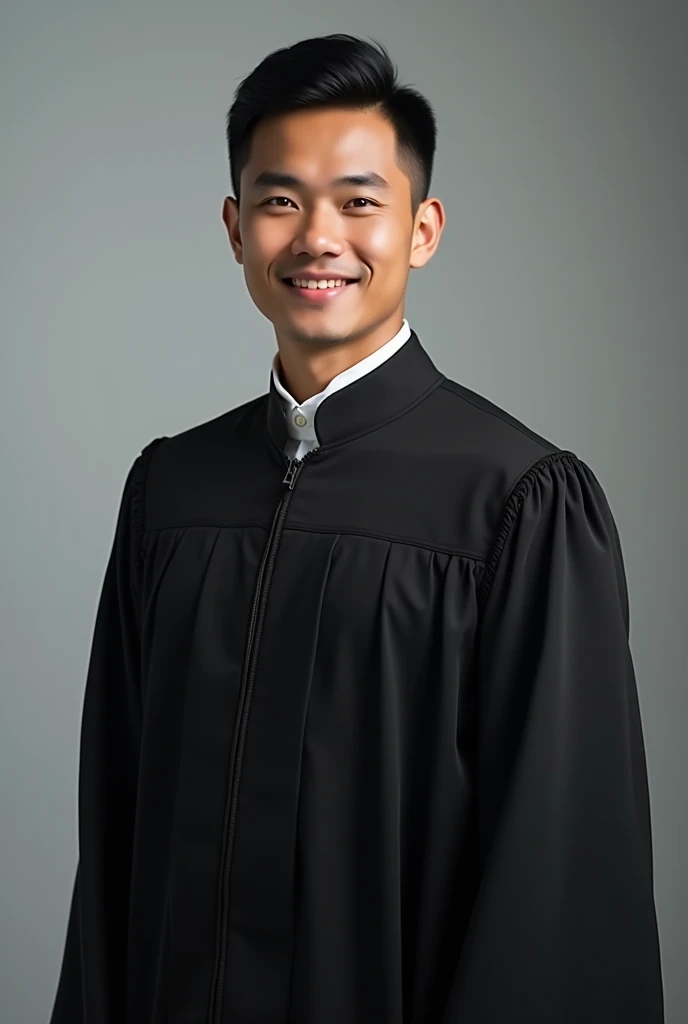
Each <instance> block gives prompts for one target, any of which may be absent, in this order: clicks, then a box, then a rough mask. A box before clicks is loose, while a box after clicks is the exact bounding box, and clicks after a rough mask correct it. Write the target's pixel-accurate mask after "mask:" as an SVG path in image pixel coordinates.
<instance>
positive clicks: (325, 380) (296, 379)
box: [277, 312, 404, 403]
mask: <svg viewBox="0 0 688 1024" xmlns="http://www.w3.org/2000/svg"><path fill="white" fill-rule="evenodd" d="M403 319H404V316H403V312H402V313H401V314H400V315H398V316H397V317H395V319H394V320H389V321H386V322H385V323H384V324H381V325H380V327H378V328H376V329H375V330H374V331H373V332H370V333H368V334H366V335H365V337H359V338H351V339H347V340H346V341H342V342H340V343H334V344H331V345H327V346H326V347H318V346H317V345H313V344H312V343H311V344H309V342H308V341H307V340H306V341H305V343H304V341H303V340H302V339H300V338H295V337H294V336H293V335H292V336H288V335H283V336H280V335H277V347H278V351H279V360H278V364H279V377H280V381H281V382H282V384H283V386H284V387H285V388H286V389H287V391H288V392H289V394H290V395H292V396H293V398H294V400H295V401H296V402H298V403H301V402H305V401H306V399H308V398H312V397H313V395H318V394H320V392H321V391H324V390H325V388H326V387H327V385H328V384H329V383H330V381H332V380H333V379H334V378H335V377H337V376H338V375H339V374H340V373H343V372H344V371H345V370H348V369H349V368H350V367H352V366H355V365H356V363H360V361H361V360H362V359H365V358H366V356H369V355H371V354H372V353H373V352H377V350H378V349H379V348H382V346H383V345H386V344H387V342H388V341H391V340H392V338H393V337H394V336H395V335H396V334H397V333H398V332H399V331H400V330H401V327H402V324H403Z"/></svg>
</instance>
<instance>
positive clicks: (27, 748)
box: [0, 0, 688, 1024]
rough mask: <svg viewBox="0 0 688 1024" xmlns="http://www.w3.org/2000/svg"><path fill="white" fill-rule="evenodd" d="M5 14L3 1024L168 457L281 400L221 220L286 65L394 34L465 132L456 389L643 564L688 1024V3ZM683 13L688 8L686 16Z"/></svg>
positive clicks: (646, 705)
mask: <svg viewBox="0 0 688 1024" xmlns="http://www.w3.org/2000/svg"><path fill="white" fill-rule="evenodd" d="M327 8H328V13H325V12H324V8H323V4H322V3H316V2H312V3H307V2H305V0H291V2H290V3H288V4H283V5H279V6H277V5H273V4H272V3H267V2H264V0H254V2H252V3H250V4H248V5H245V4H243V3H242V4H230V3H219V2H217V3H213V2H202V0H200V2H197V3H196V4H193V5H192V4H189V3H181V2H168V3H164V4H163V3H133V2H122V0H120V2H118V3H117V4H111V5H109V6H107V7H106V6H105V5H102V4H98V3H93V2H90V3H85V2H83V3H80V2H77V0H61V2H55V0H51V2H50V3H48V2H47V0H42V2H32V0H22V2H19V0H17V2H9V3H8V2H5V3H4V4H3V6H2V12H1V15H0V19H1V25H0V28H1V31H0V38H1V39H2V43H1V47H2V52H1V53H0V57H1V60H0V74H1V76H2V77H1V81H0V103H1V104H2V110H1V116H2V123H1V125H0V127H1V133H0V183H1V188H0V224H1V225H2V231H1V233H0V238H1V244H0V248H1V252H2V267H1V274H0V311H1V312H0V316H1V321H0V325H1V328H2V330H1V334H0V337H1V339H2V342H1V349H0V352H1V359H2V364H1V367H0V378H1V383H0V409H1V415H2V423H1V428H2V434H1V436H2V445H1V452H0V455H1V459H2V462H1V464H0V474H1V475H0V480H1V486H2V526H3V529H2V531H1V532H0V544H1V559H2V561H1V564H0V601H1V602H2V606H1V609H0V610H1V614H0V630H1V631H2V633H1V636H0V640H1V645H2V646H1V659H2V660H1V671H2V675H1V683H2V691H1V692H2V714H1V719H0V801H1V803H0V873H1V874H0V965H1V968H0V969H1V974H0V985H1V1003H0V1020H1V1021H2V1024H5V1022H7V1024H36V1022H40V1021H46V1020H47V1018H48V1015H49V1012H50V1008H51V1006H52V1000H53V997H54V993H55V988H56V984H57V974H58V970H59V964H60V960H61V956H62V946H63V942H64V933H65V928H66V921H67V911H68V906H69V897H70V894H71V885H72V881H73V873H74V869H75V865H76V856H77V846H76V780H77V764H78V738H79V725H80V715H81V705H82V699H83V688H84V682H85V671H86V663H87V658H88V653H89V648H90V640H91V631H92V629H93V624H94V619H95V608H96V603H97V600H98V595H99V591H100V586H101V583H102V578H103V574H104V570H105V564H106V561H107V557H108V553H109V547H110V544H111V542H112V537H113V533H114V523H115V515H116V511H117V504H118V501H119V496H120V492H121V488H122V485H123V482H124V477H125V474H126V471H127V469H128V467H129V465H130V463H131V461H132V460H133V458H134V457H135V455H136V454H137V453H138V452H139V450H140V449H141V447H142V446H143V445H144V444H146V443H147V442H148V441H149V440H150V439H152V438H153V437H156V436H158V435H160V434H170V433H174V432H176V431H179V430H183V429H185V428H186V427H189V426H191V425H193V424H195V423H199V422H201V421H203V420H205V419H209V418H210V417H212V416H215V415H217V414H219V413H220V412H222V411H224V410H225V409H228V408H230V407H232V406H234V405H238V404H240V403H242V402H244V401H247V400H248V399H250V398H252V397H254V396H256V395H258V394H261V393H262V392H264V391H266V390H267V386H268V380H269V372H270V361H271V359H272V356H273V354H274V352H275V340H274V333H273V330H272V326H271V324H270V323H269V322H268V321H267V320H265V319H264V318H263V317H262V315H261V314H259V313H258V312H257V310H256V309H255V308H254V307H253V305H252V303H251V300H250V297H249V295H248V293H247V291H246V289H245V286H244V282H243V276H242V270H241V268H240V267H239V266H238V265H237V264H236V263H235V262H234V260H233V258H232V256H231V251H230V248H229V244H228V242H227V239H226V234H225V230H224V227H223V225H222V222H221V220H220V210H221V206H222V200H223V197H224V196H225V195H226V194H228V193H231V185H230V183H229V173H228V167H227V160H226V155H225V148H224V146H225V143H224V118H225V113H226V110H227V108H228V107H229V105H230V103H231V99H232V94H233V91H234V88H235V87H236V86H237V85H238V83H239V81H240V79H241V78H243V77H244V76H245V75H246V74H247V73H248V72H249V71H250V70H251V69H252V68H253V67H254V66H255V64H256V63H258V61H259V60H261V59H262V58H263V56H265V55H266V54H267V53H268V52H269V51H271V50H273V49H275V48H277V47H279V46H284V45H288V44H290V43H292V42H295V41H297V40H298V39H300V38H303V37H305V36H310V35H321V34H325V33H328V32H336V31H345V32H353V33H355V34H358V35H363V36H368V37H369V36H374V37H377V38H379V39H380V40H381V41H382V42H383V43H384V44H385V45H386V46H387V47H388V48H389V50H390V52H391V55H392V58H393V59H394V60H395V61H396V63H397V64H398V65H399V69H400V73H401V77H402V79H403V80H404V81H405V82H406V83H408V84H413V85H415V86H416V87H417V88H419V89H420V90H421V91H423V92H425V93H426V94H427V96H428V97H429V99H430V100H431V102H432V103H433V104H434V106H435V109H436V112H437V116H438V121H439V146H438V153H437V165H436V174H435V178H434V182H433V189H432V192H433V194H435V195H438V196H440V197H441V199H442V201H443V202H444V204H445V207H446V211H447V218H448V220H447V226H446V229H445V232H444V235H443V238H442V241H441V244H440V248H439V250H438V252H437V254H436V255H435V257H434V258H433V260H432V261H431V262H430V264H429V265H428V266H427V267H426V268H425V269H424V270H422V271H415V272H414V273H413V274H412V275H411V279H410V286H409V293H408V304H407V316H408V319H409V321H410V323H411V325H412V326H413V327H414V328H415V329H416V331H417V332H418V334H419V336H420V338H421V341H422V342H423V344H424V345H425V346H426V347H427V349H428V351H429V352H430V354H431V356H432V357H433V359H434V360H435V362H436V363H437V365H438V366H439V368H440V369H442V370H443V371H444V372H445V373H446V374H447V375H448V376H450V377H453V378H454V379H456V380H459V381H460V382H461V383H463V384H465V385H466V386H468V387H470V388H472V389H474V390H476V391H479V392H481V393H482V394H484V395H485V396H486V397H488V398H490V399H491V400H492V401H494V402H496V403H498V404H499V405H501V406H502V407H503V408H506V409H507V410H508V411H510V412H511V413H513V414H514V415H516V416H518V417H519V418H520V419H522V420H524V421H525V422H526V423H527V424H529V425H530V426H531V427H532V428H533V429H535V430H536V431H537V432H539V433H541V434H544V435H545V436H547V437H549V438H550V439H551V440H552V441H554V443H555V444H557V445H559V446H560V447H562V448H569V449H573V450H574V451H575V452H577V454H578V455H579V456H580V457H581V458H583V459H584V460H585V461H587V462H588V463H589V464H590V465H591V466H592V468H593V469H594V470H595V472H596V473H597V475H598V476H599V478H600V480H601V482H602V485H603V487H604V488H605V491H606V494H607V496H608V499H609V502H610V504H611V506H612V510H613V512H614V515H615V518H616V521H617V525H618V527H619V532H620V535H621V541H622V547H623V550H624V556H625V562H626V570H627V574H628V581H629V588H630V600H631V647H632V652H633V656H634V661H635V666H636V674H637V679H638V689H639V695H640V703H641V711H642V715H643V724H644V732H645V739H646V748H647V760H648V768H649V777H650V789H651V805H652V815H653V827H654V849H655V892H656V900H657V908H658V917H659V926H660V938H661V946H662V957H663V967H664V979H665V992H666V1006H667V1021H669V1022H670V1024H680V1022H681V1021H685V1020H687V1019H688V989H687V987H686V971H685V967H686V949H687V939H688V914H687V902H688V900H687V889H688V882H687V880H686V871H685V864H686V857H687V847H688V843H687V841H686V834H687V827H688V808H687V805H686V798H685V785H686V768H685V754H684V750H683V745H684V736H685V725H686V721H687V720H688V697H687V694H686V685H685V683H686V673H685V668H684V666H685V637H686V576H687V573H688V565H687V564H686V545H685V515H686V508H687V505H688V503H687V500H686V484H685V479H684V474H685V470H686V458H685V440H684V438H685V435H686V415H685V412H684V404H683V403H684V401H685V395H686V384H687V381H686V341H685V323H686V313H687V312H688V310H687V308H686V307H687V305H688V302H687V299H686V293H687V282H688V275H687V273H686V270H687V258H686V257H687V250H688V244H687V239H688V224H687V223H686V219H687V218H686V199H685V188H686V183H687V182H688V160H687V155H688V146H687V144H686V143H687V140H686V107H685V96H686V93H687V91H688V82H687V81H686V79H687V72H686V58H685V54H686V15H685V4H679V3H676V4H670V3H667V2H660V3H657V2H654V3H650V2H647V3H637V2H632V3H622V2H617V3H610V2H606V3H605V2H601V3H600V2H594V3H593V2H588V0H585V2H584V0H569V2H558V3H552V0H542V2H519V0H509V2H506V0H504V2H501V3H492V2H489V0H471V2H461V3H457V2H451V0H443V2H438V0H435V2H432V0H429V2H426V3H422V4H413V5H412V4H409V3H408V2H403V3H402V2H400V0H376V3H375V5H371V4H369V3H367V2H363V0H353V2H349V3H348V4H347V5H346V6H342V5H339V4H334V3H329V4H328V5H327ZM682 8H683V9H682Z"/></svg>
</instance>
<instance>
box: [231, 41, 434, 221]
mask: <svg viewBox="0 0 688 1024" xmlns="http://www.w3.org/2000/svg"><path fill="white" fill-rule="evenodd" d="M307 107H308V108H316V107H338V108H340V109H343V108H351V109H359V110H361V109H372V110H375V111H377V112H378V113H380V114H381V115H382V116H383V117H385V118H386V119H387V120H388V121H389V122H390V124H391V125H392V126H393V128H394V130H395V133H396V137H397V162H398V164H399V166H400V167H401V169H402V170H403V171H404V173H405V174H406V175H407V176H408V178H409V180H410V182H411V206H412V211H413V215H414V216H415V214H416V212H417V210H418V206H419V204H420V203H422V202H423V201H424V200H425V199H427V197H428V193H429V189H430V180H431V177H432V167H433V161H434V158H435V147H436V141H437V124H436V120H435V115H434V113H433V110H432V107H431V105H430V103H429V102H428V101H427V100H426V99H425V97H424V96H422V95H421V94H420V93H419V92H417V91H416V90H415V89H412V88H410V87H409V86H401V85H399V84H398V81H397V69H396V67H395V65H394V64H393V63H392V60H391V58H390V56H389V54H388V52H387V50H386V49H385V47H384V46H383V45H382V44H381V43H379V42H377V41H376V40H375V41H374V42H373V43H369V42H366V41H365V40H363V39H359V38H357V37H356V36H352V35H347V34H345V33H336V34H333V35H328V36H319V37H314V38H312V39H303V40H301V41H300V42H298V43H294V44H293V45H292V46H288V47H284V48H282V49H279V50H275V51H274V52H273V53H270V54H268V56H267V57H265V58H264V59H263V60H262V61H261V62H260V64H258V65H257V67H255V68H254V70H253V71H252V72H251V73H250V74H249V75H248V76H247V77H246V78H245V79H244V80H243V81H242V82H241V84H240V85H239V86H238V87H237V89H236V92H235V94H234V102H233V103H232V106H231V107H230V109H229V112H228V114H227V147H228V150H229V165H230V174H231V178H232V188H233V189H234V195H235V198H236V200H237V202H239V201H240V178H241V172H242V170H243V169H244V167H245V166H246V164H247V162H248V159H249V154H250V147H251V138H252V136H253V132H254V130H255V128H256V125H257V124H258V122H259V121H260V120H262V119H264V118H266V117H273V116H276V115H279V114H284V113H290V112H293V111H296V110H299V109H302V108H307Z"/></svg>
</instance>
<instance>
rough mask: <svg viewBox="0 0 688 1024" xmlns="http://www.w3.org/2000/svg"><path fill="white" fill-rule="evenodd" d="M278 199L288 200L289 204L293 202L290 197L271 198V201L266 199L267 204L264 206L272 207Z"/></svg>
mask: <svg viewBox="0 0 688 1024" xmlns="http://www.w3.org/2000/svg"><path fill="white" fill-rule="evenodd" d="M276 199H286V200H287V202H288V203H291V202H292V200H291V199H289V197H288V196H271V197H270V199H266V200H265V202H264V203H263V206H270V205H271V204H272V203H274V201H275V200H276Z"/></svg>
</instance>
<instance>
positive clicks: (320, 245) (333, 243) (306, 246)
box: [291, 206, 345, 257]
mask: <svg viewBox="0 0 688 1024" xmlns="http://www.w3.org/2000/svg"><path fill="white" fill-rule="evenodd" d="M344 249H345V245H344V242H343V240H342V237H341V222H340V219H339V217H338V216H337V214H336V213H335V211H334V210H331V209H330V210H328V209H327V208H325V207H322V206H321V207H318V208H315V207H313V209H312V210H311V211H310V212H304V214H303V216H302V217H301V218H300V220H299V226H298V228H297V231H296V235H295V236H294V241H293V242H292V244H291V251H292V254H293V255H294V256H299V255H301V253H308V255H309V256H315V257H317V256H320V255H322V254H324V253H329V254H331V255H333V256H339V255H340V254H341V253H342V252H343V251H344Z"/></svg>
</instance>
